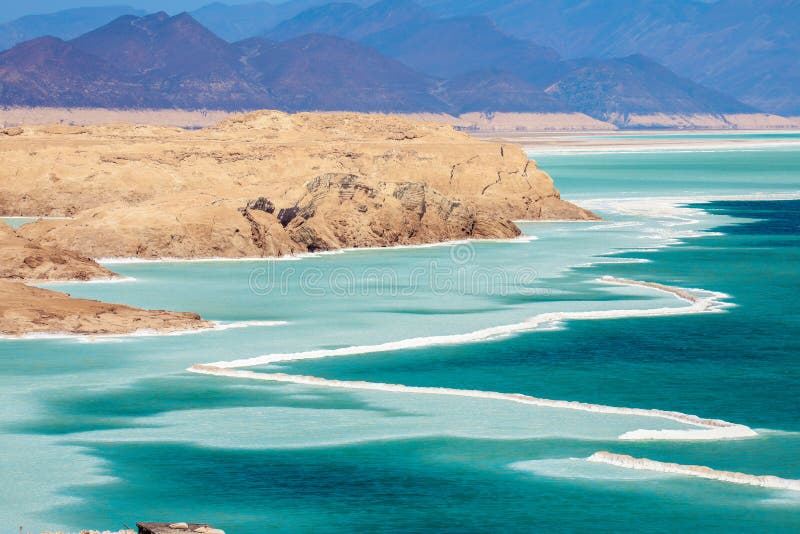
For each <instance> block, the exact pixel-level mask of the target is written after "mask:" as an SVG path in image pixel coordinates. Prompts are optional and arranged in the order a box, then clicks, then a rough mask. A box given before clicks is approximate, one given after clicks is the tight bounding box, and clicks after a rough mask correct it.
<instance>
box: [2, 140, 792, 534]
mask: <svg viewBox="0 0 800 534" xmlns="http://www.w3.org/2000/svg"><path fill="white" fill-rule="evenodd" d="M534 155H535V154H534ZM798 156H800V154H799V153H796V152H795V153H792V154H787V153H786V152H785V151H784V150H779V151H774V152H765V153H764V154H761V153H759V154H756V157H754V156H753V153H751V152H747V153H732V154H731V153H728V152H726V153H725V154H713V153H712V154H709V153H699V154H692V155H691V156H688V155H686V154H671V153H664V154H658V155H650V154H645V155H643V154H617V155H613V156H611V157H609V156H608V155H595V156H588V155H577V156H575V155H565V156H555V155H550V156H545V157H537V160H538V161H539V162H540V166H541V167H542V168H544V169H546V170H548V171H549V172H551V173H552V174H553V175H554V176H555V177H556V179H557V183H558V184H559V186H560V187H561V189H562V192H563V194H564V196H565V198H579V199H580V200H581V202H583V203H584V204H585V205H587V206H589V207H591V208H592V209H595V210H597V212H598V213H599V214H601V215H602V216H603V217H604V218H605V219H606V220H607V222H603V223H574V224H573V223H546V224H543V223H523V224H521V226H522V228H523V230H524V231H525V233H526V234H529V235H535V236H536V237H537V238H538V239H536V240H529V241H525V240H518V241H513V242H488V243H482V242H481V243H479V242H469V243H460V244H455V245H449V246H441V247H429V248H408V249H398V250H384V251H355V252H348V253H344V254H333V255H322V256H317V257H309V258H304V259H302V260H297V261H277V262H266V261H255V262H218V263H214V262H206V263H145V264H136V263H131V264H119V265H114V266H113V268H114V269H115V270H116V271H118V272H120V273H121V274H124V275H126V276H129V277H132V278H134V279H135V280H134V281H131V282H127V283H117V284H69V285H62V286H54V287H59V288H63V289H64V290H67V291H69V292H70V293H72V294H73V295H76V296H89V297H93V298H102V299H107V300H113V301H117V302H125V303H130V304H135V305H141V306H149V307H159V308H160V307H167V308H172V309H185V310H193V311H197V312H199V313H201V314H203V315H204V316H206V317H207V318H210V319H214V320H218V321H225V322H236V321H255V320H268V321H286V324H282V325H281V324H276V325H273V326H252V327H248V328H242V329H231V330H224V331H214V332H207V333H202V334H195V335H187V336H177V337H131V338H115V339H105V340H104V339H100V338H98V339H94V340H89V341H92V342H86V341H87V340H77V339H35V340H5V341H0V384H2V387H0V397H1V398H0V401H2V402H3V404H4V405H5V406H6V407H8V409H6V410H4V411H3V412H1V413H0V425H2V434H0V444H1V445H2V448H3V449H2V450H3V451H4V453H5V454H3V455H2V459H0V476H2V477H3V480H6V481H9V483H7V484H4V485H3V489H0V532H2V531H5V530H8V527H7V526H6V525H9V526H11V527H12V528H17V527H16V526H18V525H20V524H21V525H25V527H26V529H30V530H38V529H43V528H72V529H76V528H79V527H83V528H86V527H95V528H100V527H102V528H112V527H114V528H116V527H120V526H121V525H122V523H126V524H128V525H130V524H132V523H133V522H135V521H136V520H147V519H152V520H161V519H163V520H192V521H208V522H210V523H212V524H214V525H215V526H219V527H220V528H225V529H226V530H227V531H228V532H255V531H258V529H260V528H263V527H264V526H267V527H270V528H275V529H276V530H282V531H304V530H314V531H334V530H353V529H358V528H363V529H367V530H370V531H381V530H396V529H405V530H426V529H437V530H452V531H460V532H463V531H465V530H466V531H488V530H500V529H502V530H510V531H517V530H519V531H530V530H532V529H535V528H542V529H545V528H546V529H549V530H577V529H584V528H586V529H588V528H591V529H593V530H600V531H617V530H621V529H632V528H636V529H643V528H648V529H651V530H655V531H664V530H677V529H681V530H683V529H684V528H688V527H689V526H691V527H693V528H703V529H706V530H708V531H730V530H742V529H755V528H762V529H769V530H770V531H791V530H796V529H798V528H800V495H798V494H796V493H795V494H792V493H791V492H781V491H775V490H768V489H763V488H752V487H738V486H733V485H729V484H725V483H720V482H715V481H709V480H698V479H690V478H687V477H681V476H672V475H664V474H659V473H649V472H639V471H630V470H626V469H622V468H617V467H612V466H605V465H600V464H590V463H588V462H586V461H585V460H583V459H584V458H586V457H588V456H589V455H591V454H592V453H594V452H596V451H599V450H609V451H612V452H617V453H624V454H631V455H633V456H637V457H648V458H652V459H655V460H661V461H667V462H678V463H688V464H701V465H709V466H712V467H715V468H718V469H728V470H734V471H741V472H745V473H751V474H772V475H777V476H782V477H786V478H800V465H798V462H797V460H796V459H797V458H798V457H800V439H799V437H798V436H799V435H798V434H797V432H800V413H798V405H797V402H796V392H797V390H798V385H799V384H800V363H798V360H797V355H798V353H800V350H798V349H800V346H799V344H798V338H797V335H796V333H797V331H798V328H797V327H798V321H800V318H799V314H798V309H797V305H796V304H795V302H796V300H797V299H795V298H793V295H796V294H797V291H798V287H800V284H799V283H798V282H799V281H800V280H798V272H797V265H798V259H800V258H798V255H800V252H799V251H800V248H798V240H800V237H798V236H799V235H800V229H798V224H799V221H800V203H798V202H797V201H789V200H772V201H763V200H761V201H753V200H751V201H745V202H742V201H738V202H712V203H701V204H694V205H691V206H688V205H685V204H681V200H680V199H683V200H682V201H683V202H688V201H691V200H692V199H697V198H702V199H703V200H707V199H708V198H709V197H714V196H731V195H733V196H736V197H738V198H741V197H742V196H745V195H751V196H754V198H762V199H763V198H771V196H770V195H775V194H781V195H784V196H786V197H791V196H792V194H793V193H794V192H795V191H797V190H798V189H800V164H798V161H800V158H799V157H798ZM593 170H594V171H593ZM760 193H768V194H760ZM654 197H655V198H654ZM665 197H670V198H668V199H665ZM615 199H623V201H619V200H615ZM621 251H623V252H621ZM624 251H628V252H624ZM643 260H646V261H643ZM604 275H613V276H618V277H624V278H629V279H635V280H645V281H651V282H659V283H664V284H669V285H674V286H679V287H688V288H702V289H705V290H711V291H718V292H722V293H725V294H727V295H729V297H727V298H725V299H724V300H725V301H726V302H728V303H731V304H734V305H735V307H728V308H726V309H724V310H723V311H722V312H720V313H701V314H694V315H684V316H664V317H648V318H624V319H622V318H620V319H613V320H581V321H566V322H560V323H558V324H548V325H545V326H543V327H542V328H540V329H538V330H534V331H529V332H525V333H518V334H516V335H508V336H502V335H499V336H494V338H493V339H491V340H484V341H478V342H472V343H466V344H465V343H461V344H451V345H436V346H434V345H430V344H428V345H427V346H425V344H423V346H419V347H418V348H415V349H408V350H393V351H388V352H372V353H366V354H359V355H353V356H336V357H330V358H324V359H313V360H304V361H294V362H282V363H276V364H270V365H259V366H255V367H253V368H251V369H249V370H252V371H256V372H259V373H264V372H269V373H274V372H284V373H290V374H292V375H313V376H315V377H322V378H328V379H338V380H351V381H353V380H361V381H368V382H384V383H392V384H405V385H409V386H432V387H449V388H456V389H476V390H482V391H498V392H505V393H524V394H527V395H533V396H536V397H542V398H546V399H562V400H575V401H582V402H587V403H595V404H602V405H608V406H619V407H637V408H655V409H663V410H676V411H680V412H684V413H689V414H697V415H700V416H703V417H712V418H720V419H724V420H727V421H731V422H734V423H740V424H744V425H748V426H750V427H751V428H754V429H756V430H757V432H758V433H759V437H757V438H754V439H742V440H720V441H710V442H682V441H658V442H630V441H620V440H619V439H617V438H618V437H619V436H620V435H621V434H623V433H624V432H627V431H629V430H635V429H640V428H649V429H679V428H686V427H687V425H685V424H682V423H678V422H675V421H670V420H665V419H659V418H651V417H640V416H625V415H613V414H598V413H590V412H585V411H577V410H564V409H555V408H546V407H536V406H526V405H520V404H515V403H512V402H504V401H498V400H487V399H477V398H464V397H455V396H440V395H427V394H407V393H392V392H386V391H364V390H359V389H335V388H329V387H315V386H301V385H293V384H282V383H273V382H265V381H257V380H242V379H235V378H225V377H214V376H202V375H198V374H193V373H188V372H186V371H185V369H186V368H187V367H189V366H191V365H193V364H198V363H208V362H218V361H228V360H235V359H241V358H251V357H255V356H260V355H269V354H276V353H284V354H285V353H297V352H301V351H309V350H319V349H328V350H332V349H339V348H347V347H355V346H363V345H374V344H380V343H385V342H395V341H402V340H407V339H411V338H427V337H431V336H442V335H454V334H465V333H470V332H475V331H477V330H481V329H485V328H488V327H502V326H504V325H513V324H517V323H520V322H522V321H525V320H526V319H529V318H531V317H534V316H536V315H538V314H542V313H552V312H574V311H596V310H648V309H659V308H669V309H676V308H680V307H684V306H686V305H687V303H685V302H682V301H680V300H679V299H676V298H675V297H674V296H673V295H670V294H666V293H663V292H659V291H654V290H652V289H649V288H643V287H632V286H620V285H612V284H608V283H602V282H600V281H598V279H599V278H600V277H601V276H604Z"/></svg>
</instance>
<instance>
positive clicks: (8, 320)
mask: <svg viewBox="0 0 800 534" xmlns="http://www.w3.org/2000/svg"><path fill="white" fill-rule="evenodd" d="M116 276H117V275H115V274H114V273H113V272H111V271H109V270H108V269H106V268H104V267H102V266H100V265H99V264H97V263H96V262H95V261H94V260H91V259H89V258H84V257H82V256H80V255H78V254H75V253H73V252H69V251H65V250H62V249H58V248H52V247H42V246H39V245H38V244H36V243H34V242H32V241H30V240H29V239H25V238H23V237H20V236H18V235H17V234H16V233H15V232H14V230H13V229H12V228H11V227H9V226H8V225H6V224H3V223H0V335H11V336H19V335H25V334H34V333H71V334H127V333H131V332H135V331H137V330H156V331H160V332H164V331H166V332H169V331H178V330H192V329H197V328H208V327H210V326H212V325H211V323H209V322H208V321H204V320H202V319H201V318H200V316H199V315H197V314H194V313H176V312H168V311H161V310H156V311H148V310H140V309H137V308H132V307H130V306H121V305H116V304H105V303H101V302H96V301H93V300H84V299H74V298H70V296H69V295H66V294H64V293H58V292H56V291H50V290H46V289H40V288H36V287H29V286H27V285H25V284H24V283H23V281H32V280H83V281H85V280H93V279H107V278H113V277H116Z"/></svg>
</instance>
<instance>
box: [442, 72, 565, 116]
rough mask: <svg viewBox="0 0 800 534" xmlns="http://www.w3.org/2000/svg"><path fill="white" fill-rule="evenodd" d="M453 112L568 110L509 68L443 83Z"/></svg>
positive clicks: (446, 99)
mask: <svg viewBox="0 0 800 534" xmlns="http://www.w3.org/2000/svg"><path fill="white" fill-rule="evenodd" d="M440 96H441V98H442V99H444V100H445V101H446V102H447V103H448V104H449V105H450V106H451V109H452V110H453V112H454V113H457V114H461V113H469V112H471V111H481V112H496V111H504V112H525V111H541V112H569V111H572V109H570V107H569V105H567V104H566V103H564V102H562V101H560V100H558V99H556V98H554V97H552V96H550V95H548V94H547V93H545V92H544V91H542V89H541V88H539V87H537V86H535V85H533V84H531V83H528V82H526V81H525V80H523V79H522V78H520V77H519V76H516V75H514V74H511V73H509V72H507V71H498V70H491V69H489V70H482V71H474V72H470V73H467V74H463V75H461V76H457V77H456V78H453V79H452V80H448V81H447V82H445V83H444V84H443V86H442V91H441V93H440Z"/></svg>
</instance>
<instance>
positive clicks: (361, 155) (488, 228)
mask: <svg viewBox="0 0 800 534" xmlns="http://www.w3.org/2000/svg"><path fill="white" fill-rule="evenodd" d="M0 153H2V157H3V161H4V162H5V163H6V164H5V165H4V166H3V168H2V169H0V213H4V214H7V215H60V216H70V217H72V219H70V220H43V221H39V222H37V223H33V224H28V225H25V226H24V227H23V228H21V229H20V230H19V233H20V234H21V235H22V236H23V237H26V238H29V239H32V240H34V241H35V242H37V243H39V244H40V245H42V246H48V247H57V248H60V249H64V250H71V251H76V252H77V253H79V254H81V255H86V256H91V257H95V258H97V257H141V258H161V257H177V258H198V257H267V256H280V255H285V254H293V253H303V252H313V251H321V250H332V249H339V248H344V247H370V246H391V245H402V244H421V243H431V242H437V241H444V240H450V239H461V238H508V237H513V236H515V235H518V233H519V230H518V229H517V228H516V226H515V225H514V224H513V223H512V222H511V221H512V220H513V219H592V218H595V217H594V215H593V214H591V213H590V212H587V211H586V210H583V209H581V208H579V207H577V206H574V205H572V204H570V203H568V202H565V201H563V200H561V198H560V197H559V194H558V191H557V190H556V189H555V188H554V187H553V181H552V180H551V179H550V177H549V176H548V175H547V174H546V173H545V172H543V171H541V170H539V169H538V168H537V167H536V164H535V163H534V162H532V161H529V160H528V159H527V157H526V155H525V153H524V152H523V151H522V150H521V149H520V148H519V147H518V146H516V145H512V144H498V143H488V142H483V141H478V140H475V139H473V138H471V137H469V136H468V135H467V134H464V133H460V132H456V131H454V130H453V129H452V128H451V127H449V126H444V125H437V124H432V123H427V122H422V121H417V120H410V119H406V118H401V117H397V116H385V115H362V114H356V113H322V114H319V113H300V114H296V115H289V114H285V113H281V112H271V111H262V112H255V113H250V114H246V115H240V116H235V117H232V118H230V119H228V120H226V121H224V122H222V123H220V124H219V125H217V126H215V127H211V128H206V129H202V130H196V131H188V130H182V129H178V128H167V127H156V126H133V125H105V126H89V127H70V126H37V127H23V128H22V132H21V133H19V132H17V135H14V136H6V137H5V138H3V139H2V140H0Z"/></svg>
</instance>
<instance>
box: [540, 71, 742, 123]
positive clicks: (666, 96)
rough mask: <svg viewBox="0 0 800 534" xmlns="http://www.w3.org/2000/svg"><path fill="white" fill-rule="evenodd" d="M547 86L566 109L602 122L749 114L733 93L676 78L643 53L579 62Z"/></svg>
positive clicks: (548, 90) (548, 91)
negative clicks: (643, 116)
mask: <svg viewBox="0 0 800 534" xmlns="http://www.w3.org/2000/svg"><path fill="white" fill-rule="evenodd" d="M575 63H576V67H577V68H575V70H573V71H571V72H570V73H569V74H567V75H566V76H564V77H563V78H562V79H561V80H559V81H558V82H557V83H555V84H553V85H552V86H551V87H549V88H548V89H547V93H548V94H549V95H551V96H553V97H555V98H557V99H559V100H561V101H562V102H564V103H565V104H566V105H567V106H568V107H569V108H571V109H575V110H578V111H581V112H583V113H586V114H587V115H591V116H593V117H597V118H600V119H603V120H616V118H617V117H618V116H623V115H628V114H633V113H638V114H648V113H659V112H664V113H685V114H690V113H707V112H708V111H709V110H713V111H714V112H716V113H748V112H753V111H755V110H754V109H753V108H752V107H750V106H747V105H746V104H742V103H741V102H739V101H738V100H736V99H735V98H733V97H730V96H727V95H724V94H722V93H719V92H718V91H714V90H712V89H708V88H706V87H703V86H701V85H698V84H696V83H694V82H693V81H691V80H688V79H686V78H680V77H679V76H677V75H675V74H674V73H673V72H671V71H670V70H669V69H667V68H666V67H664V66H663V65H660V64H658V63H656V62H654V61H652V60H650V59H648V58H646V57H644V56H641V55H633V56H628V57H625V58H619V59H609V60H596V59H590V60H581V61H577V62H575Z"/></svg>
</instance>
